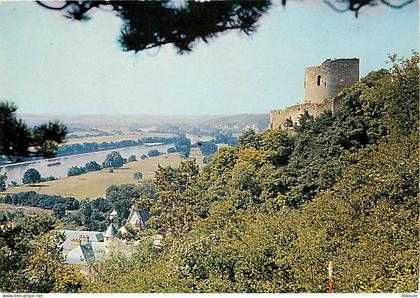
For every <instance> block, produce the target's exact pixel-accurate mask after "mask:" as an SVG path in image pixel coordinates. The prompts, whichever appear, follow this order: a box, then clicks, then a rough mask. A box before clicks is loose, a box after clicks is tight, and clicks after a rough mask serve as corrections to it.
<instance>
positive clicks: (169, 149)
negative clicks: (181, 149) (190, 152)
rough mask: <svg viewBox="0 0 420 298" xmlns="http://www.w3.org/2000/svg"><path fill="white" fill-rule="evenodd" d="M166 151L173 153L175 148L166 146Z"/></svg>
mask: <svg viewBox="0 0 420 298" xmlns="http://www.w3.org/2000/svg"><path fill="white" fill-rule="evenodd" d="M167 152H168V153H175V152H176V149H175V148H174V147H171V148H168V150H167Z"/></svg>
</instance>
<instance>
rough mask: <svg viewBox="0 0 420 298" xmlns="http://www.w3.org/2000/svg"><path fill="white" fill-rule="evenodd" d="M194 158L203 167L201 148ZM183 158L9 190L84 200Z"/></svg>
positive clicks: (160, 158) (174, 156)
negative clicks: (138, 174)
mask: <svg viewBox="0 0 420 298" xmlns="http://www.w3.org/2000/svg"><path fill="white" fill-rule="evenodd" d="M190 158H195V159H196V161H197V163H198V165H199V166H200V168H202V167H203V162H202V160H203V155H202V154H201V152H200V150H199V149H197V148H192V149H191V155H190ZM182 160H184V158H182V156H181V155H180V154H179V153H172V154H164V155H161V156H158V157H153V158H148V159H145V160H138V161H134V162H130V163H127V164H125V165H124V166H123V167H122V168H119V169H115V170H114V171H113V173H111V172H110V171H109V169H103V170H101V171H97V172H90V173H86V174H83V175H79V176H72V177H67V178H63V179H58V180H54V181H48V182H43V183H42V185H35V186H18V187H12V188H9V189H8V190H7V193H17V192H23V191H36V192H39V193H45V194H50V195H61V196H73V197H75V198H78V199H81V200H83V199H86V198H91V199H93V198H97V197H105V194H106V189H107V188H108V187H109V186H110V185H113V184H115V185H120V184H127V183H138V182H137V181H136V180H134V179H133V174H134V173H136V172H142V173H143V179H142V180H140V182H141V181H144V180H151V179H154V175H155V171H156V170H157V169H158V165H159V164H160V165H162V166H168V165H169V166H178V165H179V164H180V162H181V161H182Z"/></svg>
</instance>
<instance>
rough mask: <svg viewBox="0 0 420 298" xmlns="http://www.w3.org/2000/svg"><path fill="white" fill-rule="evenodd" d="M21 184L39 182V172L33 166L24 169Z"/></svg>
mask: <svg viewBox="0 0 420 298" xmlns="http://www.w3.org/2000/svg"><path fill="white" fill-rule="evenodd" d="M22 182H23V184H32V185H34V184H35V183H38V182H41V174H40V173H39V172H38V171H37V170H36V169H34V168H30V169H28V170H26V172H25V174H23V178H22Z"/></svg>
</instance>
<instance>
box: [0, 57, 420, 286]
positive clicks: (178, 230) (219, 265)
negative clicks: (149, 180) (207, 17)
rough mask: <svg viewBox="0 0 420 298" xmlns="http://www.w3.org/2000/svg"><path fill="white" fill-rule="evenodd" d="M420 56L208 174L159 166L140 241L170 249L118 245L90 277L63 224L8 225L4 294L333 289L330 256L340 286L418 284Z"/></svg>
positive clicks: (372, 77) (238, 150) (0, 261)
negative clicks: (66, 259)
mask: <svg viewBox="0 0 420 298" xmlns="http://www.w3.org/2000/svg"><path fill="white" fill-rule="evenodd" d="M419 62H420V59H419V55H418V53H416V52H414V53H413V55H412V57H410V58H398V57H397V56H395V55H392V56H390V63H391V65H392V66H391V68H390V69H387V70H386V69H381V70H378V71H374V72H371V73H369V74H368V75H366V76H365V77H364V78H362V79H361V80H360V81H359V82H358V83H356V84H354V85H353V86H351V87H350V88H348V89H345V90H344V91H343V92H342V93H341V94H339V97H340V98H339V100H340V103H341V105H340V108H339V110H337V111H336V112H335V113H334V114H333V113H331V112H324V113H323V114H322V115H321V116H319V117H312V116H310V115H309V114H307V113H306V114H303V115H302V117H301V118H300V122H299V124H298V125H295V126H294V127H293V128H292V129H274V130H267V131H265V132H263V133H261V134H259V133H256V132H254V131H253V130H248V131H247V132H245V133H244V134H243V135H241V136H240V137H239V139H238V144H237V145H235V146H233V147H223V148H221V149H220V150H219V151H218V152H216V153H214V156H213V158H212V159H211V161H210V162H209V163H208V165H207V166H206V167H205V168H204V170H203V171H202V172H200V171H199V169H198V166H197V165H196V163H195V162H194V160H187V161H184V162H182V163H181V165H180V166H179V167H178V168H173V167H160V168H159V169H158V171H157V172H156V175H155V180H154V182H153V184H152V185H149V186H148V187H149V188H148V189H141V190H139V189H134V188H133V189H132V191H137V192H138V193H137V195H135V196H133V198H135V202H136V204H137V206H138V208H141V209H145V210H147V211H148V212H149V213H150V219H149V220H148V225H149V226H150V229H149V230H147V231H145V232H143V234H141V235H140V236H141V237H143V236H147V235H151V234H156V233H159V234H162V235H164V240H163V245H162V246H160V247H155V246H153V244H152V243H150V242H149V241H147V240H145V241H143V242H142V243H141V244H139V245H138V246H137V247H136V250H135V252H134V253H132V254H129V255H125V254H122V253H119V252H114V253H112V254H111V255H109V256H108V257H107V258H106V259H105V260H103V261H100V262H98V263H97V264H94V269H95V270H94V273H93V274H92V276H89V278H85V277H84V276H83V275H81V274H80V273H79V272H78V270H77V268H75V267H72V266H70V265H66V264H63V257H62V255H61V252H60V250H59V245H60V243H61V241H62V239H61V238H60V237H61V236H60V235H59V234H57V233H56V232H55V231H54V227H55V225H56V222H55V220H53V219H51V218H48V217H47V216H45V215H43V216H37V217H32V218H27V219H26V220H25V221H24V222H23V223H22V224H20V225H17V226H13V227H12V226H9V225H3V226H2V227H1V228H0V242H1V243H0V244H1V245H0V247H1V249H0V272H1V276H2V278H1V279H0V290H1V291H18V292H51V291H53V292H113V293H117V292H169V293H173V292H229V293H230V292H248V293H256V292H277V293H278V292H321V293H322V292H326V291H327V287H328V274H327V265H328V263H329V262H330V261H332V262H333V268H334V269H333V270H334V271H333V286H334V292H416V291H417V290H418V288H417V287H418V279H419V275H418V274H419V272H418V270H419V268H418V229H419V217H418V216H419V214H418V210H419V203H418V199H419V196H418V185H419V168H418V156H419V139H418V125H419V109H418V96H419V85H418V77H419V69H418V66H417V65H418V63H419ZM181 147H182V146H181ZM126 191H127V189H125V188H123V189H121V188H113V189H111V190H109V192H110V193H111V192H113V193H114V194H113V195H112V201H113V205H114V206H115V204H116V203H117V202H119V201H121V203H122V204H123V205H124V209H125V210H127V207H128V205H129V202H127V201H126V199H127V197H128V196H131V194H129V193H127V192H126ZM128 191H130V190H128ZM130 203H131V202H130ZM83 204H84V205H86V204H87V203H83ZM111 208H112V207H108V209H107V210H111ZM93 209H95V208H93ZM80 210H86V208H85V207H82V208H81V209H80ZM91 211H92V212H93V211H95V210H91ZM85 212H87V211H85ZM81 218H83V216H82V217H81ZM144 239H147V237H144ZM45 243H48V245H45ZM47 256H48V257H47ZM28 281H29V282H28Z"/></svg>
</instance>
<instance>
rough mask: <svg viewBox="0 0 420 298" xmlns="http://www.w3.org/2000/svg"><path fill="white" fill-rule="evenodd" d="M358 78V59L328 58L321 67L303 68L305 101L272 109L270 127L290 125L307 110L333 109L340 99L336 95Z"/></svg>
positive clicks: (317, 114)
mask: <svg viewBox="0 0 420 298" xmlns="http://www.w3.org/2000/svg"><path fill="white" fill-rule="evenodd" d="M358 80H359V59H357V58H350V59H334V60H331V59H327V60H325V61H324V63H322V64H321V65H320V66H314V67H307V68H305V78H304V101H303V103H301V104H297V105H294V106H290V107H287V108H286V109H284V110H273V111H271V115H270V128H284V127H290V126H292V125H294V124H298V123H299V117H300V115H301V114H302V113H304V112H305V111H307V112H308V113H309V114H310V115H313V116H319V115H320V114H321V113H322V112H324V111H326V110H330V111H332V112H333V113H334V111H335V110H336V109H337V108H338V106H339V104H340V103H339V102H338V99H337V98H335V97H336V96H337V95H338V93H339V92H340V91H341V90H343V89H344V88H346V87H348V86H350V85H352V84H354V83H356V82H357V81H358Z"/></svg>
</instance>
